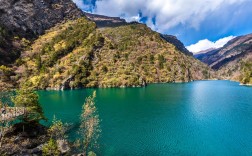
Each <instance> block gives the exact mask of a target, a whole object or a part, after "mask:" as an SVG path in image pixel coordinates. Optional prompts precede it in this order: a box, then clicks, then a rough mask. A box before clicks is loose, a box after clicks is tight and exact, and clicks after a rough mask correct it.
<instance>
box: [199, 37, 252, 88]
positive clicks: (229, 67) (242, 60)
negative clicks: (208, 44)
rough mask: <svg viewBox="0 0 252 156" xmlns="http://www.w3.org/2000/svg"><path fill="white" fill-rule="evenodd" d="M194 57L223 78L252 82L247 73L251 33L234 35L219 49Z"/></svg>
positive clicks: (251, 40)
mask: <svg viewBox="0 0 252 156" xmlns="http://www.w3.org/2000/svg"><path fill="white" fill-rule="evenodd" d="M195 57H196V58H198V59H199V60H201V61H203V62H204V63H207V64H208V65H209V66H210V67H211V68H213V69H215V70H218V72H219V75H220V76H222V77H223V78H225V79H232V80H237V81H240V82H241V83H244V84H252V81H251V80H250V79H251V78H252V74H248V73H250V72H251V68H250V67H249V66H250V64H251V62H252V59H251V58H252V34H248V35H245V36H240V37H236V38H234V39H232V40H230V41H229V42H228V43H227V44H226V45H224V46H223V47H222V48H220V49H214V50H210V51H209V52H206V53H203V54H202V53H201V54H196V55H195Z"/></svg>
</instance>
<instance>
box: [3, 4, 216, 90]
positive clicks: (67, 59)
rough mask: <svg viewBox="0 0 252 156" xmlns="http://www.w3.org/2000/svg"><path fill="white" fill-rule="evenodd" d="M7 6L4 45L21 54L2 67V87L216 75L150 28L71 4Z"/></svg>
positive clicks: (107, 84)
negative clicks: (97, 13) (88, 11)
mask: <svg viewBox="0 0 252 156" xmlns="http://www.w3.org/2000/svg"><path fill="white" fill-rule="evenodd" d="M1 3H2V6H1V8H4V9H1V12H2V13H3V14H1V18H0V25H2V26H3V33H1V34H3V35H1V36H4V38H3V39H2V42H6V43H9V44H11V45H13V49H14V50H19V51H20V54H21V56H18V57H17V58H18V59H17V60H16V58H15V59H13V60H14V61H15V60H16V61H15V63H9V62H8V65H7V66H0V75H1V79H0V88H1V86H2V88H4V87H5V88H6V86H7V88H11V87H15V86H17V85H18V84H20V83H24V82H26V83H29V84H30V85H32V86H33V87H35V88H37V89H56V90H59V89H69V88H82V87H134V86H145V85H146V84H148V83H157V82H162V83H164V82H188V81H192V80H202V79H210V78H213V77H214V73H213V71H212V70H211V69H210V68H209V67H207V66H206V65H205V64H203V63H201V62H200V61H198V60H196V59H195V58H193V57H192V56H190V54H189V53H188V51H186V50H185V47H184V46H183V44H182V43H181V42H180V41H179V40H178V39H177V38H175V37H174V36H168V35H160V34H159V33H157V32H154V31H152V30H151V29H150V28H148V27H147V26H146V25H144V24H140V23H137V22H131V23H126V22H125V20H123V19H120V18H115V17H107V16H101V15H93V14H88V13H82V12H81V11H80V10H79V9H78V8H77V7H76V6H75V4H74V3H72V1H70V0H51V1H50V0H47V1H43V0H39V1H37V0H34V1H28V0H15V1H7V0H6V1H1ZM11 5H12V6H14V7H11ZM17 10H20V11H19V13H18V12H17ZM7 15H9V17H10V21H8V22H7ZM16 16H17V17H16ZM1 30H2V29H1ZM8 35H9V36H12V37H5V36H8ZM16 35H17V36H16ZM0 39H1V38H0ZM16 40H17V41H16ZM15 41H16V42H17V43H15ZM15 46H17V47H19V48H16V47H15ZM1 50H2V51H3V52H5V53H6V51H7V50H6V49H4V48H3V49H1ZM7 57H8V56H6V55H5V56H3V60H6V58H7ZM11 58H12V57H11Z"/></svg>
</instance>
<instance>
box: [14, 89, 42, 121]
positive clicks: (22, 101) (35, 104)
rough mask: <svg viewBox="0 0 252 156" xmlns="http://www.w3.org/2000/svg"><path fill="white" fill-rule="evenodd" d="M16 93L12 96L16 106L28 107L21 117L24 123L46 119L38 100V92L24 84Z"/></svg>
mask: <svg viewBox="0 0 252 156" xmlns="http://www.w3.org/2000/svg"><path fill="white" fill-rule="evenodd" d="M16 93H17V95H16V96H15V97H13V98H12V101H13V103H14V104H15V107H25V108H26V113H25V114H24V115H23V116H22V117H21V120H22V121H23V122H24V123H27V124H29V123H39V121H40V120H46V118H45V116H44V112H43V110H42V107H41V106H40V104H39V101H38V94H37V93H35V92H34V91H33V90H32V88H29V87H28V86H27V85H23V86H22V87H21V88H20V89H19V90H17V92H16Z"/></svg>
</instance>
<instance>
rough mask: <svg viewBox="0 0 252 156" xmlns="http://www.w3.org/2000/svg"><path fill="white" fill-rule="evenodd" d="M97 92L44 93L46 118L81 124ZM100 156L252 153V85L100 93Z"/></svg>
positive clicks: (160, 87) (211, 84)
mask: <svg viewBox="0 0 252 156" xmlns="http://www.w3.org/2000/svg"><path fill="white" fill-rule="evenodd" d="M93 90H94V89H83V90H74V91H63V92H62V91H40V92H39V95H40V102H41V103H42V105H43V108H44V111H45V114H46V116H47V117H48V118H49V119H50V120H51V119H52V118H53V115H56V117H57V118H59V119H61V120H62V121H63V122H68V123H72V124H73V127H72V130H71V133H70V134H69V135H70V139H72V140H73V139H75V138H76V134H75V133H74V132H75V131H76V130H77V129H78V126H79V115H80V112H81V107H82V104H83V103H84V100H85V97H87V96H88V95H91V94H92V91H93ZM96 91H97V99H96V100H97V108H98V110H99V115H100V118H101V119H102V122H101V128H102V134H101V138H100V141H99V143H100V148H99V149H98V150H97V151H96V152H97V153H98V155H105V156H118V155H153V156H165V155H186V156H190V155H210V156H211V155H214V156H215V155H227V156H230V155H235V156H236V155H237V156H238V155H252V87H245V86H239V84H238V83H236V82H230V81H195V82H191V83H184V84H153V85H148V86H147V87H146V88H125V89H96Z"/></svg>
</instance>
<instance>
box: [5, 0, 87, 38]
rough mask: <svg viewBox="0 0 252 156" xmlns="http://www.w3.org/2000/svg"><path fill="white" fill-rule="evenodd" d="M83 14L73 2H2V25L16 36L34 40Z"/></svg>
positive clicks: (8, 0)
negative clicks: (46, 31)
mask: <svg viewBox="0 0 252 156" xmlns="http://www.w3.org/2000/svg"><path fill="white" fill-rule="evenodd" d="M82 15H83V13H82V12H81V10H79V9H78V8H77V7H76V5H75V4H74V3H73V2H72V1H71V0H1V1H0V23H1V24H2V25H3V26H4V27H5V28H6V29H8V30H9V31H12V32H14V33H15V34H16V35H19V36H22V37H26V38H33V37H34V36H38V35H41V34H43V33H44V31H45V30H47V29H49V28H51V27H52V26H54V25H55V24H57V23H59V22H61V21H63V20H64V19H73V18H78V17H81V16H82Z"/></svg>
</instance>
